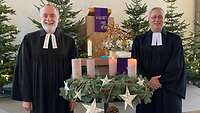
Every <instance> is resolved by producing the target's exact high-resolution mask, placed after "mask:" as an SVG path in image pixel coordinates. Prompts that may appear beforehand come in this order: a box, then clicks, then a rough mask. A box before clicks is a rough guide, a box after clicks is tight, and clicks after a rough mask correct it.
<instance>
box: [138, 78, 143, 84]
mask: <svg viewBox="0 0 200 113" xmlns="http://www.w3.org/2000/svg"><path fill="white" fill-rule="evenodd" d="M137 84H139V85H140V86H144V79H142V80H141V79H140V78H138V82H137Z"/></svg>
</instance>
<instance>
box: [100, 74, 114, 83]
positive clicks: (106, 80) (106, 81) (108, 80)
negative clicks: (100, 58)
mask: <svg viewBox="0 0 200 113" xmlns="http://www.w3.org/2000/svg"><path fill="white" fill-rule="evenodd" d="M100 80H101V81H102V82H103V83H102V86H104V85H106V84H108V83H109V82H110V81H112V79H108V76H107V75H106V77H105V78H104V79H100Z"/></svg>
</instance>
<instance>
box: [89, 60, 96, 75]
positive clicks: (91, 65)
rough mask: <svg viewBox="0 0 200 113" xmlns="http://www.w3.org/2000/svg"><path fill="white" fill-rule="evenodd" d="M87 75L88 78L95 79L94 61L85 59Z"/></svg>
mask: <svg viewBox="0 0 200 113" xmlns="http://www.w3.org/2000/svg"><path fill="white" fill-rule="evenodd" d="M87 75H88V76H89V77H90V78H94V77H95V60H94V59H87Z"/></svg>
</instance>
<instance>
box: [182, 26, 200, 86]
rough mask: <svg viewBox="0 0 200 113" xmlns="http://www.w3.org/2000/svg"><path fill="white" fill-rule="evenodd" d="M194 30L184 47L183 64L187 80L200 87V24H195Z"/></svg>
mask: <svg viewBox="0 0 200 113" xmlns="http://www.w3.org/2000/svg"><path fill="white" fill-rule="evenodd" d="M195 26H196V30H195V32H193V33H191V35H190V37H188V39H187V43H186V45H187V46H185V58H186V60H185V62H186V64H187V72H188V75H190V76H188V80H189V81H190V82H192V84H194V85H197V86H198V87H200V24H199V23H197V22H196V23H195Z"/></svg>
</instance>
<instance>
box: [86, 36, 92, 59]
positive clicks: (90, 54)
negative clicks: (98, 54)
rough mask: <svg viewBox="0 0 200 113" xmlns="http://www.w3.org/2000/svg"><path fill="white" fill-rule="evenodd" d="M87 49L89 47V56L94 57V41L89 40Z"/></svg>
mask: <svg viewBox="0 0 200 113" xmlns="http://www.w3.org/2000/svg"><path fill="white" fill-rule="evenodd" d="M87 49H88V57H92V41H91V40H88V42H87Z"/></svg>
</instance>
